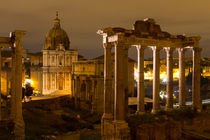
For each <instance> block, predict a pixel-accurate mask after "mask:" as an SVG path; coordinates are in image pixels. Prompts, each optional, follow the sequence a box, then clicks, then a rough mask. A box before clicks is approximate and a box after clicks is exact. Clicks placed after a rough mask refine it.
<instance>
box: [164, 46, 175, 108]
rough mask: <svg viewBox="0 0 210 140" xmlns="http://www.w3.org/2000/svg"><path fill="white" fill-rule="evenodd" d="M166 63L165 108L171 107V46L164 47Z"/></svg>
mask: <svg viewBox="0 0 210 140" xmlns="http://www.w3.org/2000/svg"><path fill="white" fill-rule="evenodd" d="M165 51H166V63H167V82H166V94H167V100H166V109H167V110H170V109H172V108H173V51H174V49H173V48H171V47H166V48H165Z"/></svg>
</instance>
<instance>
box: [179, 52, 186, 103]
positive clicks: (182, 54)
mask: <svg viewBox="0 0 210 140" xmlns="http://www.w3.org/2000/svg"><path fill="white" fill-rule="evenodd" d="M178 53H179V107H184V106H185V103H186V95H185V88H186V87H185V85H186V83H185V49H184V48H178Z"/></svg>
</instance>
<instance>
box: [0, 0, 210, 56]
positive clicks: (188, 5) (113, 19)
mask: <svg viewBox="0 0 210 140" xmlns="http://www.w3.org/2000/svg"><path fill="white" fill-rule="evenodd" d="M56 11H59V18H60V19H61V26H62V28H63V29H64V30H65V31H66V32H67V33H68V35H69V38H70V41H71V48H72V49H78V51H79V54H80V55H83V56H85V57H86V58H94V57H97V56H100V55H102V54H103V48H102V47H101V44H102V38H101V36H99V35H97V34H96V32H97V30H98V29H101V28H105V27H110V26H111V27H116V26H117V27H124V28H128V29H131V28H132V25H133V24H134V22H135V21H136V20H139V19H144V18H147V17H150V18H154V19H155V20H156V22H157V23H158V24H160V25H161V28H162V30H164V31H167V32H169V33H172V34H186V35H187V36H192V35H200V36H201V37H202V40H201V41H200V46H201V47H202V48H203V50H202V57H210V0H145V1H142V0H33V1H32V0H2V1H1V4H0V18H1V20H0V25H1V27H0V36H8V34H9V32H11V31H14V30H16V29H20V30H26V31H27V34H26V35H25V37H24V38H23V47H24V48H26V49H28V50H29V52H38V51H41V50H42V48H43V44H44V38H45V35H46V33H47V32H48V31H49V29H50V28H52V26H53V19H54V18H55V13H56ZM136 53H137V52H136V50H135V48H131V49H130V51H129V55H130V56H131V57H132V58H135V56H136ZM176 53H177V52H176ZM151 54H152V52H151V50H149V49H148V50H146V52H145V56H146V57H151Z"/></svg>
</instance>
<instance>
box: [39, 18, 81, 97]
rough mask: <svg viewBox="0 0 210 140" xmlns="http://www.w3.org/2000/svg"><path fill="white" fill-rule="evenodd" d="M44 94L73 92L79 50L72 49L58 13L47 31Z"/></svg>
mask: <svg viewBox="0 0 210 140" xmlns="http://www.w3.org/2000/svg"><path fill="white" fill-rule="evenodd" d="M42 51H43V67H42V70H43V74H42V75H43V87H42V94H45V95H46V94H52V93H54V92H57V91H64V92H68V93H70V92H71V69H72V63H73V62H75V61H78V52H77V51H76V50H71V49H70V41H69V37H68V35H67V33H66V32H65V31H64V30H63V29H62V28H61V25H60V19H59V18H58V15H57V16H56V19H54V25H53V28H52V29H50V31H49V32H48V33H47V35H46V38H45V45H44V48H43V50H42Z"/></svg>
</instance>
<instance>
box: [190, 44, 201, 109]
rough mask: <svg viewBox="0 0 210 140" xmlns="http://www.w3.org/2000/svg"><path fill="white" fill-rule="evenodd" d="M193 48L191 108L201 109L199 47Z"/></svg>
mask: <svg viewBox="0 0 210 140" xmlns="http://www.w3.org/2000/svg"><path fill="white" fill-rule="evenodd" d="M192 50H193V75H192V101H193V104H192V106H193V108H194V109H195V110H197V111H199V112H200V111H201V110H202V103H201V98H200V76H201V71H200V52H201V48H198V47H194V48H192Z"/></svg>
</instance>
